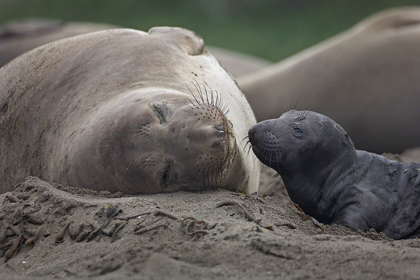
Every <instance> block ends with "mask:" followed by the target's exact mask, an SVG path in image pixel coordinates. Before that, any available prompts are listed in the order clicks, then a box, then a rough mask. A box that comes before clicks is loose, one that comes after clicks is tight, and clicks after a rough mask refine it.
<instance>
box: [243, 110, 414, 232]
mask: <svg viewBox="0 0 420 280" xmlns="http://www.w3.org/2000/svg"><path fill="white" fill-rule="evenodd" d="M249 140H250V143H251V144H252V149H253V151H254V153H255V155H256V156H257V157H258V158H259V159H260V160H261V161H262V162H263V163H264V164H266V165H268V166H270V167H271V168H273V169H274V170H276V171H277V172H278V173H279V174H280V175H281V177H282V178H283V181H284V183H285V186H286V189H287V192H288V193H289V196H290V198H291V199H292V201H293V202H295V203H297V204H298V205H299V206H300V207H301V208H302V209H303V210H304V211H305V213H307V214H309V215H311V216H313V217H314V218H316V219H317V220H319V221H321V222H323V223H326V224H329V223H338V224H342V225H345V226H347V227H350V228H352V229H354V230H358V229H360V230H363V231H367V230H369V229H370V228H374V229H376V230H377V231H378V232H383V233H384V234H386V235H387V236H388V237H390V238H393V239H401V238H414V237H419V236H420V218H419V216H420V203H419V199H420V176H419V175H420V164H418V163H400V162H397V161H392V160H389V159H387V158H385V157H383V156H379V155H376V154H372V153H368V152H365V151H360V150H356V149H355V148H354V145H353V143H352V141H351V140H350V138H349V137H348V135H347V133H346V132H345V131H344V129H343V128H342V127H341V126H340V125H338V124H337V123H336V122H334V121H333V120H331V119H329V118H327V117H326V116H324V115H321V114H318V113H314V112H310V111H309V112H308V111H289V112H287V113H285V114H283V115H282V116H280V118H278V119H273V120H267V121H263V122H261V123H259V124H257V125H255V126H253V127H252V128H251V129H250V130H249Z"/></svg>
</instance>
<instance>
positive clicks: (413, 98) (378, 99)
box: [237, 8, 420, 152]
mask: <svg viewBox="0 0 420 280" xmlns="http://www.w3.org/2000/svg"><path fill="white" fill-rule="evenodd" d="M419 46H420V9H419V8H400V9H392V10H388V11H385V12H381V13H378V14H375V15H373V16H371V17H369V18H367V19H366V20H364V21H362V22H360V23H359V24H357V25H356V26H354V27H353V28H351V29H350V30H348V31H347V32H345V33H342V34H340V35H338V36H336V37H333V38H331V39H329V40H327V41H325V42H322V43H320V44H319V45H316V46H314V47H311V48H309V49H307V50H305V51H303V52H301V53H299V54H297V55H294V56H292V57H290V58H288V59H286V60H284V61H282V62H279V63H277V64H275V65H273V66H269V67H267V68H265V69H263V70H260V71H257V72H255V73H252V74H250V75H246V76H242V77H239V78H238V80H237V81H238V84H239V85H240V87H241V88H242V90H243V91H244V93H245V95H246V96H247V98H248V100H249V103H250V104H251V106H252V108H253V110H254V112H255V114H256V116H257V119H258V120H260V121H261V120H265V119H273V118H278V117H279V116H280V115H281V114H282V113H283V112H285V111H287V109H293V108H290V107H297V108H295V109H300V110H303V109H306V108H309V109H310V110H313V111H317V112H319V113H321V114H324V115H326V116H328V117H330V118H332V119H334V120H335V121H336V122H337V123H339V124H340V125H342V126H343V128H344V129H345V130H346V131H347V132H348V134H349V136H350V137H351V138H352V140H353V142H354V144H355V146H356V148H357V149H362V150H368V151H371V152H401V151H403V150H404V149H407V148H410V147H416V146H419V144H420V129H419V125H418V122H419V120H420V109H419V106H420V47H419ZM293 104H297V106H293ZM285 107H286V108H285Z"/></svg>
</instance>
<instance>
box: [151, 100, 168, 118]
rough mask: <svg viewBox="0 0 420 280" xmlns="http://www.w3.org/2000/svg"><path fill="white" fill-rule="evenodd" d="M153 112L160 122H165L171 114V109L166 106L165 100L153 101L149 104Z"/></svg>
mask: <svg viewBox="0 0 420 280" xmlns="http://www.w3.org/2000/svg"><path fill="white" fill-rule="evenodd" d="M150 108H152V110H153V112H154V113H155V114H156V116H157V117H158V118H159V121H160V124H163V123H166V122H167V118H168V116H171V115H172V110H171V109H170V108H169V107H168V103H167V102H164V101H163V102H159V103H153V104H151V105H150Z"/></svg>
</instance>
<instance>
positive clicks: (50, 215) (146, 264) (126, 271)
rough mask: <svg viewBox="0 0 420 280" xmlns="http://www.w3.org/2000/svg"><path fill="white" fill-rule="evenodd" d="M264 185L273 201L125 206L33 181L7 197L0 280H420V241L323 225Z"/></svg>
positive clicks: (251, 198)
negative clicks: (81, 228) (307, 217)
mask: <svg viewBox="0 0 420 280" xmlns="http://www.w3.org/2000/svg"><path fill="white" fill-rule="evenodd" d="M418 151H419V150H413V151H410V152H409V153H408V154H409V155H412V154H413V153H414V154H415V153H417V152H418ZM419 154H420V153H419ZM401 158H402V159H406V158H407V155H404V154H402V155H401ZM408 158H410V157H408ZM412 158H415V155H414V157H412ZM412 158H410V159H412ZM262 175H263V176H262V183H261V185H262V187H263V188H264V190H265V191H266V192H269V193H271V192H273V191H275V192H274V194H273V195H257V194H250V195H249V194H242V193H235V192H230V191H226V190H214V191H207V192H198V193H187V192H178V193H170V194H158V195H142V196H136V197H127V196H123V195H122V194H110V193H107V192H101V193H97V192H93V191H89V190H83V189H77V188H71V187H63V186H59V185H53V184H50V183H48V182H44V181H42V180H40V179H38V178H35V177H29V178H28V179H27V180H26V181H25V182H23V183H21V184H19V185H17V186H16V187H15V188H14V190H13V191H12V192H9V193H6V194H2V195H0V219H1V220H0V279H57V278H58V279H61V278H65V279H397V278H399V279H420V266H419V265H418V264H419V263H420V249H419V248H420V239H411V240H398V241H395V240H390V239H388V238H387V237H386V236H384V235H383V234H380V233H376V232H375V231H370V232H366V233H363V232H356V231H353V230H350V229H348V228H345V227H342V226H338V225H332V226H329V225H320V224H316V223H314V222H313V221H311V220H307V219H305V218H304V217H302V215H300V214H299V213H298V210H297V209H296V207H295V206H293V205H292V203H291V202H290V200H289V198H288V197H287V195H286V192H285V190H284V189H282V188H279V186H280V181H279V180H280V179H279V177H278V176H277V175H276V174H275V173H273V172H271V171H270V170H269V169H267V168H266V169H264V170H263V174H262ZM218 205H221V206H220V207H217V206H218ZM22 221H23V222H22ZM66 225H69V226H68V228H67V230H65V231H63V229H65V228H66ZM81 225H83V226H84V228H83V230H82V231H81V232H82V233H81V234H79V235H78V234H77V233H78V232H77V231H78V229H79V227H80V226H81ZM8 226H12V227H11V228H9V227H8ZM118 226H120V228H119V230H118V231H115V229H116V228H117V227H118ZM101 227H102V230H100V229H101ZM6 228H7V230H6ZM5 230H6V231H5ZM22 232H23V234H22ZM37 232H38V233H39V237H38V238H37V240H36V241H35V242H33V243H32V244H25V242H26V243H31V242H32V241H34V240H33V239H32V238H33V237H34V236H36V233H37ZM89 232H90V233H89ZM4 233H6V235H5V238H4V236H3V238H4V240H2V234H4ZM63 233H64V234H63ZM95 233H97V234H95ZM112 233H113V236H112ZM76 236H77V237H76ZM83 236H85V237H86V238H85V239H83V238H82V237H83ZM35 239H36V238H35ZM79 239H80V240H79ZM19 240H21V242H19ZM21 243H22V244H21ZM19 244H21V245H20V246H19ZM13 245H16V246H15V247H16V248H17V249H16V250H13V247H14V246H13Z"/></svg>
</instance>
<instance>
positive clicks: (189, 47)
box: [149, 26, 204, 55]
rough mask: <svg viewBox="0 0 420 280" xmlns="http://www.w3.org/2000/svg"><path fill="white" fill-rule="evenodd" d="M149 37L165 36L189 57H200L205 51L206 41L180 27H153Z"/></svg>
mask: <svg viewBox="0 0 420 280" xmlns="http://www.w3.org/2000/svg"><path fill="white" fill-rule="evenodd" d="M149 35H152V36H164V37H167V38H168V39H169V40H171V41H172V42H174V43H175V44H176V45H178V46H180V47H181V48H182V49H183V50H184V52H186V53H187V54H189V55H200V54H202V53H203V50H204V40H203V38H201V36H200V35H198V34H196V33H195V32H193V31H191V30H188V29H184V28H180V27H168V26H162V27H153V28H151V29H150V30H149Z"/></svg>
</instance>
